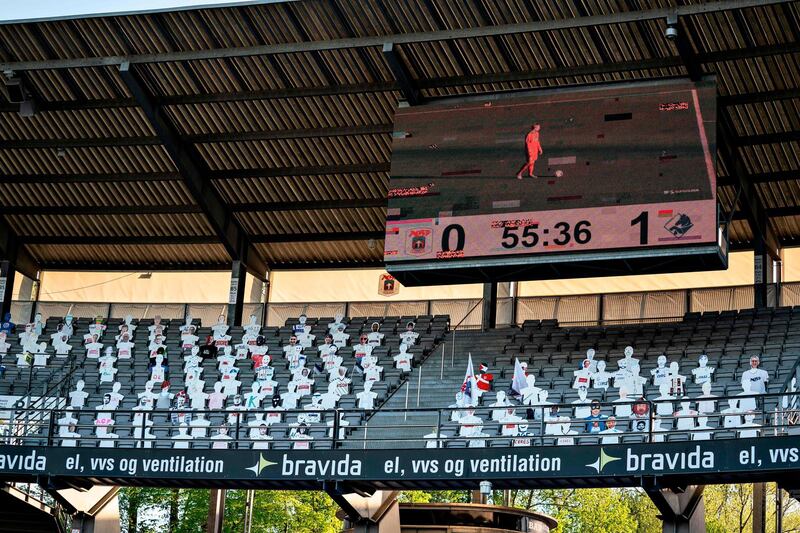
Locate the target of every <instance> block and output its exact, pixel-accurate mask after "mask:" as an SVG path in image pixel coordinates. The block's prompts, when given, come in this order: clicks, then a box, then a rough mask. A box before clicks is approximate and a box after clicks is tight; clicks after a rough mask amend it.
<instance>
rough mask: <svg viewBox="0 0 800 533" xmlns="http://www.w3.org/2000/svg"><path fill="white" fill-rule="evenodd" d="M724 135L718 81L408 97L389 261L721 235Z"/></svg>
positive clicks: (530, 255)
mask: <svg viewBox="0 0 800 533" xmlns="http://www.w3.org/2000/svg"><path fill="white" fill-rule="evenodd" d="M715 142H716V86H715V84H714V83H713V82H709V81H704V82H700V83H693V82H691V81H688V80H675V81H669V82H647V83H638V84H626V85H617V86H601V87H592V88H585V89H567V90H552V91H537V92H535V93H516V94H513V95H509V94H501V95H490V96H480V97H468V98H462V99H458V100H443V101H439V102H435V103H432V104H428V105H422V106H417V107H406V108H400V109H398V111H397V113H396V115H395V123H394V132H393V142H392V164H391V179H390V183H389V207H388V216H387V222H386V238H385V250H384V259H385V262H386V265H387V268H388V269H389V271H390V272H393V273H395V272H396V273H400V274H402V272H403V271H404V270H406V268H405V267H403V266H401V265H409V266H410V265H414V264H424V265H425V269H427V270H436V269H439V268H441V269H453V268H459V266H460V268H462V269H463V268H464V264H465V262H466V261H468V262H469V264H470V265H471V266H470V268H473V267H480V260H481V259H488V258H491V259H492V264H494V265H498V264H499V263H498V260H501V259H503V258H505V259H506V263H505V264H507V265H525V264H527V263H531V261H532V260H534V262H535V258H541V257H551V256H552V257H556V256H557V255H559V254H569V257H570V261H572V260H574V261H581V253H583V252H608V251H622V250H639V251H640V252H641V251H642V250H645V249H647V250H653V249H665V250H666V249H673V248H680V247H686V246H694V247H697V246H698V245H703V244H706V245H707V244H713V245H717V244H718V238H719V225H718V221H717V198H716V175H715V156H716V147H715ZM579 252H580V253H579ZM562 260H563V259H562ZM476 261H477V262H476ZM412 270H413V268H412ZM616 273H617V272H613V274H616ZM462 274H463V272H462ZM586 275H597V273H596V272H595V273H594V274H592V273H587V274H586ZM526 276H528V279H530V273H528V274H521V276H520V279H525V277H526ZM466 277H467V278H469V277H470V276H468V275H467V276H466ZM481 277H486V276H485V275H482V276H477V277H475V279H473V281H474V280H477V279H480V278H481ZM534 277H537V276H535V275H534ZM399 278H400V279H401V281H404V282H406V284H408V283H407V280H403V277H402V275H401V276H399ZM505 278H508V276H505ZM416 281H417V284H423V283H424V280H419V279H417V280H416Z"/></svg>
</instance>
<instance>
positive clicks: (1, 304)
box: [0, 261, 16, 319]
mask: <svg viewBox="0 0 800 533" xmlns="http://www.w3.org/2000/svg"><path fill="white" fill-rule="evenodd" d="M15 276H16V271H15V270H14V265H13V264H11V261H0V319H2V318H3V317H4V316H6V313H9V312H11V294H12V293H13V292H14V277H15Z"/></svg>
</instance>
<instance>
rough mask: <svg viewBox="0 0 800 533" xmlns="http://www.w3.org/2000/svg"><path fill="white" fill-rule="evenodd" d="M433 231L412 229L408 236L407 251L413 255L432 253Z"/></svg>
mask: <svg viewBox="0 0 800 533" xmlns="http://www.w3.org/2000/svg"><path fill="white" fill-rule="evenodd" d="M432 233H433V231H431V230H430V229H428V228H420V229H411V230H409V231H408V234H407V235H406V251H407V252H408V253H409V254H412V255H426V254H429V253H431V250H432V248H433V247H432V246H431V234H432Z"/></svg>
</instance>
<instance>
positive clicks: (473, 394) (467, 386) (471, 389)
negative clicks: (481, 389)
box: [461, 353, 478, 405]
mask: <svg viewBox="0 0 800 533" xmlns="http://www.w3.org/2000/svg"><path fill="white" fill-rule="evenodd" d="M461 392H463V393H464V402H465V403H466V404H468V405H477V403H478V384H477V382H476V381H475V371H474V370H473V368H472V354H471V353H470V354H469V359H467V373H466V374H465V375H464V382H463V383H462V384H461Z"/></svg>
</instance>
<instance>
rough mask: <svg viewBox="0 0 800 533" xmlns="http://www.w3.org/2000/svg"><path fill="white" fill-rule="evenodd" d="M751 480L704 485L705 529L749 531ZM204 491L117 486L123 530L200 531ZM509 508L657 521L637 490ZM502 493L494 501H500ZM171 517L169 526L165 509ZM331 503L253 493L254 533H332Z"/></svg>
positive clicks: (555, 493)
mask: <svg viewBox="0 0 800 533" xmlns="http://www.w3.org/2000/svg"><path fill="white" fill-rule="evenodd" d="M470 496H471V494H470V491H467V490H442V491H404V492H401V493H400V501H401V502H414V503H468V502H469V501H470ZM246 497H247V496H246V492H245V491H242V490H230V491H228V492H227V497H226V513H225V531H226V533H239V532H241V531H243V529H244V515H245V512H244V509H245V502H246ZM752 497H753V490H752V485H711V486H707V487H706V489H705V492H704V502H705V510H706V528H707V531H708V532H709V533H728V532H737V531H738V532H740V533H743V532H745V531H748V532H749V531H750V530H751V529H752ZM208 498H209V491H208V490H199V489H196V490H186V489H181V490H180V491H178V492H177V493H176V492H175V491H174V490H173V489H143V488H124V489H122V490H121V491H120V513H121V521H122V531H123V533H163V532H164V531H169V532H170V533H200V532H203V531H205V526H206V520H207V518H208ZM509 500H510V501H509V503H510V505H511V506H514V507H520V508H523V509H529V510H532V511H538V512H542V513H545V514H549V515H550V516H552V517H553V518H555V519H556V520H558V522H559V526H558V529H557V530H556V531H557V532H558V533H577V532H584V531H591V532H593V533H603V532H608V533H659V532H660V531H661V521H660V520H659V519H658V518H657V514H658V511H657V510H656V508H655V506H654V505H653V503H652V502H651V501H650V498H649V497H648V496H647V495H646V494H644V493H643V492H642V491H641V490H638V489H581V490H567V489H558V490H512V491H510V493H509ZM502 502H503V493H502V491H495V503H497V504H502ZM171 507H172V509H173V511H174V510H175V509H177V517H174V518H176V519H177V522H175V523H174V524H173V525H170V508H171ZM337 511H338V507H337V506H336V504H335V503H334V502H333V501H332V500H331V499H330V498H329V497H328V496H327V495H326V494H324V493H322V492H314V491H256V493H255V500H254V512H253V527H252V531H253V533H289V532H292V533H294V532H297V533H338V532H339V531H340V530H341V527H342V524H341V522H340V521H339V520H338V519H337V518H336V512H337ZM780 512H781V513H782V516H783V524H784V531H787V532H789V531H794V532H800V504H798V503H797V502H796V501H795V500H793V499H791V498H789V497H788V495H785V497H784V501H783V506H782V508H781V510H780ZM775 513H776V505H775V485H774V484H768V485H767V531H768V532H773V531H775Z"/></svg>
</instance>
